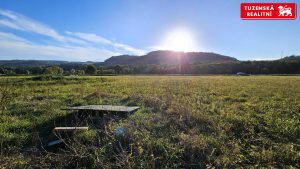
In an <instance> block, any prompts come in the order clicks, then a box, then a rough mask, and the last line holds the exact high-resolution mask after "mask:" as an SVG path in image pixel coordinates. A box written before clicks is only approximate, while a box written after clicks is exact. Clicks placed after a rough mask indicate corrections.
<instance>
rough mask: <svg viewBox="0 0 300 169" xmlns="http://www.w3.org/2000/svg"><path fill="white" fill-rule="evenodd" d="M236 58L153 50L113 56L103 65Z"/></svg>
mask: <svg viewBox="0 0 300 169" xmlns="http://www.w3.org/2000/svg"><path fill="white" fill-rule="evenodd" d="M233 61H237V59H235V58H233V57H229V56H224V55H220V54H216V53H207V52H174V51H166V50H160V51H153V52H150V53H148V54H146V55H142V56H129V55H121V56H113V57H111V58H109V59H107V60H105V62H104V65H108V66H112V65H117V64H119V65H136V64H162V65H177V64H181V63H190V64H191V63H222V62H233Z"/></svg>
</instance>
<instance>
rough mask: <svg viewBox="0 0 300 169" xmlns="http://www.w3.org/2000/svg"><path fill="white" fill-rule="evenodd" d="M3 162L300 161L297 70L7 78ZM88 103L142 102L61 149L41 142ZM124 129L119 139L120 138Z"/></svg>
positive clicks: (1, 120)
mask: <svg viewBox="0 0 300 169" xmlns="http://www.w3.org/2000/svg"><path fill="white" fill-rule="evenodd" d="M0 87H1V89H0V92H1V93H0V106H1V107H0V108H1V109H0V113H1V116H0V146H1V147H0V148H1V155H0V168H1V167H3V168H25V167H42V168H51V167H54V168H55V167H57V168H59V167H61V168H68V167H69V168H72V167H73V168H76V167H78V168H79V167H83V166H86V167H87V168H118V167H119V168H213V167H216V168H233V167H246V168H248V167H272V166H273V167H278V168H300V164H299V162H300V77H296V76H293V77H292V76H290V77H289V76H247V77H237V76H113V77H98V76H97V77H64V78H61V79H52V80H47V79H46V80H45V79H39V78H33V77H1V78H0ZM86 104H115V105H139V106H141V107H142V108H141V109H140V110H139V111H137V112H136V113H135V114H134V115H131V116H130V117H129V118H127V119H123V120H120V121H111V122H110V123H109V125H108V132H109V135H110V136H109V137H105V138H101V139H100V138H99V137H98V134H97V132H94V131H93V130H89V131H87V132H84V133H81V134H79V135H78V138H79V139H78V141H77V142H76V144H72V145H70V147H68V148H66V149H63V150H61V151H58V152H55V153H53V152H45V150H43V149H41V148H40V147H41V145H44V144H45V143H46V142H47V141H48V140H47V138H48V136H49V135H50V134H51V129H52V128H53V126H55V121H56V120H57V119H59V118H62V117H64V116H66V112H65V111H63V110H61V108H64V107H67V106H75V105H86ZM120 126H122V127H124V128H125V136H124V138H122V139H121V140H118V139H117V138H115V137H113V132H114V130H115V128H117V127H120Z"/></svg>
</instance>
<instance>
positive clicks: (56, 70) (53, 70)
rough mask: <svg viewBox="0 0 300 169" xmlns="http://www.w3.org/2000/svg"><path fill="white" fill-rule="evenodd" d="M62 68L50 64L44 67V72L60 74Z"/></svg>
mask: <svg viewBox="0 0 300 169" xmlns="http://www.w3.org/2000/svg"><path fill="white" fill-rule="evenodd" d="M63 72H64V70H63V69H62V68H61V67H58V66H50V67H47V68H46V71H45V74H49V75H62V74H63Z"/></svg>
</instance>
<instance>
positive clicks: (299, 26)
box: [0, 0, 300, 61]
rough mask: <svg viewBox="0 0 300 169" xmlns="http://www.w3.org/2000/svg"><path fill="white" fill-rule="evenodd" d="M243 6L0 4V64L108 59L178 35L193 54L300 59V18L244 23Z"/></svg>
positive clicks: (99, 0) (77, 0) (157, 1)
mask: <svg viewBox="0 0 300 169" xmlns="http://www.w3.org/2000/svg"><path fill="white" fill-rule="evenodd" d="M241 2H247V1H239V0H226V1H221V0H218V1H217V0H107V1H104V0H72V1H71V0H70V1H67V0H66V1H62V0H22V1H20V0H7V1H5V0H1V1H0V59H1V60H2V59H42V60H67V61H103V60H105V59H107V58H109V57H110V56H113V55H119V54H132V55H142V54H144V53H147V52H149V51H152V50H157V49H165V48H164V47H166V46H168V44H169V42H168V40H170V38H168V36H169V37H170V36H172V37H173V38H172V41H176V37H177V36H176V33H173V34H172V33H171V34H170V32H176V31H174V30H178V29H180V30H184V31H185V32H187V33H188V35H189V36H191V37H192V40H193V41H191V42H195V45H193V48H192V50H193V51H205V52H215V53H220V54H224V55H229V56H232V57H236V58H238V59H240V60H263V59H276V58H280V57H281V55H292V54H299V53H300V46H299V39H300V22H299V19H296V20H290V21H287V20H256V21H249V20H241V19H240V3H241ZM251 2H255V1H251ZM259 2H262V1H259ZM263 2H274V1H269V0H264V1H263ZM278 2H279V1H278ZM290 2H296V3H297V4H298V5H299V1H290ZM177 41H178V40H177ZM179 41H180V40H179ZM163 43H164V44H167V45H165V46H163V45H162V44H163Z"/></svg>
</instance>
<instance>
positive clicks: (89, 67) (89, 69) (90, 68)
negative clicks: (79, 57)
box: [85, 65, 97, 75]
mask: <svg viewBox="0 0 300 169" xmlns="http://www.w3.org/2000/svg"><path fill="white" fill-rule="evenodd" d="M85 73H86V74H88V75H94V74H96V73H97V68H96V66H95V65H87V66H86V68H85Z"/></svg>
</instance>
